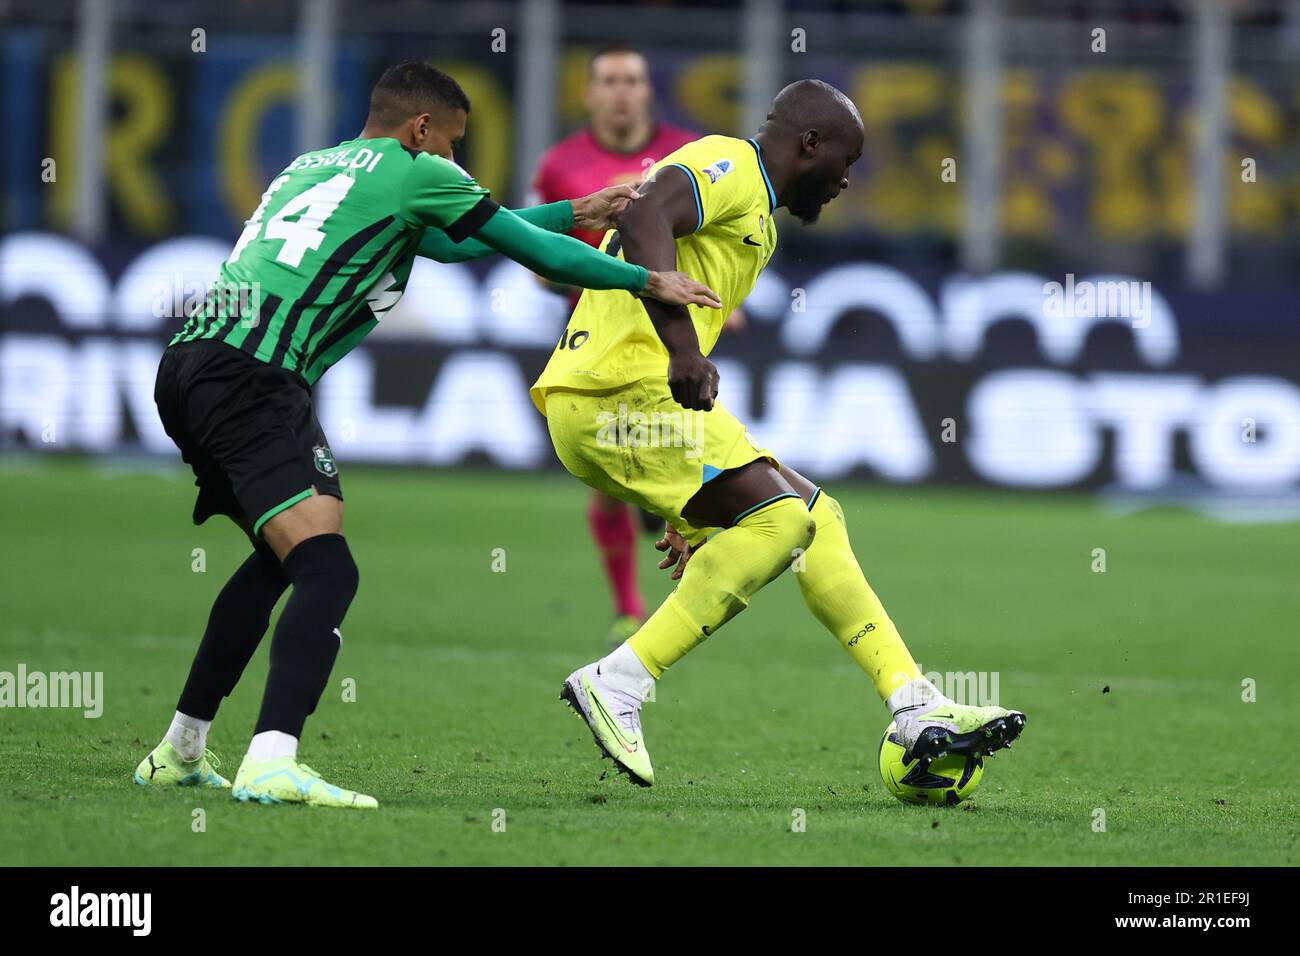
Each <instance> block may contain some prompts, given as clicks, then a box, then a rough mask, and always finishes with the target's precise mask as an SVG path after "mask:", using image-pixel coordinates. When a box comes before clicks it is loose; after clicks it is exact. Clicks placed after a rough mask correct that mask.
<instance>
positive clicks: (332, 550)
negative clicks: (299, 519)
mask: <svg viewBox="0 0 1300 956" xmlns="http://www.w3.org/2000/svg"><path fill="white" fill-rule="evenodd" d="M284 570H285V572H286V573H287V574H288V575H289V579H290V580H291V581H293V583H294V585H295V586H303V585H309V586H311V587H313V588H315V589H318V590H319V591H320V592H321V593H322V594H327V595H329V596H330V598H331V599H333V600H337V601H339V602H341V603H342V604H343V605H344V606H345V607H346V606H347V604H349V603H351V601H352V599H353V598H354V597H355V596H356V593H357V588H358V586H359V585H360V583H361V572H360V570H359V569H358V568H357V562H356V561H355V560H354V559H353V557H352V552H351V550H350V549H349V548H348V542H347V539H346V538H344V537H343V535H341V534H318V535H315V536H314V537H311V538H307V539H306V540H305V541H301V542H299V544H298V545H297V547H295V548H294V549H293V550H292V551H290V552H289V554H288V555H286V556H285V559H284Z"/></svg>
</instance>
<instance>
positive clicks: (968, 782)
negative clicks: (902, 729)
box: [878, 723, 984, 806]
mask: <svg viewBox="0 0 1300 956" xmlns="http://www.w3.org/2000/svg"><path fill="white" fill-rule="evenodd" d="M897 729H898V727H897V725H895V724H893V723H891V724H890V725H889V726H888V727H886V728H885V734H884V736H883V737H881V738H880V752H879V754H878V756H879V759H880V779H881V780H883V781H885V789H886V790H888V791H889V792H890V793H892V794H893V795H894V796H896V797H898V799H899V800H902V801H903V802H904V803H932V804H933V803H937V804H941V805H946V806H952V805H954V804H957V803H961V802H962V801H963V800H965V799H966V798H967V797H969V796H970V795H971V794H972V793H974V792H975V788H976V787H978V786H979V783H980V777H982V776H984V758H983V757H981V756H980V755H979V754H950V755H948V756H946V757H939V758H938V759H936V760H932V761H930V766H929V768H928V769H927V770H925V771H922V770H921V768H920V766H919V761H916V760H913V761H911V762H910V763H909V762H904V760H903V753H904V748H903V744H902V741H900V740H899V738H898V736H897V735H896V733H895V731H897Z"/></svg>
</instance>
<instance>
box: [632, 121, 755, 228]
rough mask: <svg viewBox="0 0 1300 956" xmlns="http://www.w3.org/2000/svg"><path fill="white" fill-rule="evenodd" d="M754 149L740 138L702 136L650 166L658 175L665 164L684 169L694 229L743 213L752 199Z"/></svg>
mask: <svg viewBox="0 0 1300 956" xmlns="http://www.w3.org/2000/svg"><path fill="white" fill-rule="evenodd" d="M754 166H755V163H754V149H753V147H752V146H751V145H750V144H749V143H748V142H746V141H745V140H743V139H735V138H733V137H731V136H705V137H704V138H703V139H697V140H695V142H693V143H687V144H686V145H685V146H683V147H682V148H681V149H679V150H677V151H676V152H674V153H669V154H668V155H667V156H665V157H664V158H663V159H662V160H661V161H660V162H659V163H658V164H657V165H656V166H655V168H654V170H653V171H652V175H655V176H658V175H660V174H662V173H663V172H664V171H666V170H667V169H669V168H673V167H675V168H677V169H680V170H682V171H683V172H685V173H686V174H687V175H688V176H690V179H691V185H692V186H693V187H694V190H695V209H696V215H697V217H698V221H697V223H696V226H695V229H694V231H695V232H699V231H700V230H701V229H703V228H704V227H705V226H707V225H710V224H712V223H721V222H726V221H727V220H729V219H733V218H735V217H736V216H739V215H742V214H743V213H745V212H746V211H747V210H748V209H749V208H750V207H751V206H752V205H753V202H754V195H755V192H756V187H757V190H762V189H763V188H764V187H763V185H762V184H761V183H759V184H756V183H755V182H754Z"/></svg>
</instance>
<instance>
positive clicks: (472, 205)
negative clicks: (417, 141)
mask: <svg viewBox="0 0 1300 956" xmlns="http://www.w3.org/2000/svg"><path fill="white" fill-rule="evenodd" d="M496 208H497V205H496V203H495V202H493V201H492V198H491V196H490V195H489V194H488V191H487V190H486V189H484V188H483V187H482V186H480V185H479V184H478V183H476V182H475V181H474V177H473V176H471V175H470V174H469V173H467V172H465V170H463V169H461V168H460V167H459V166H457V165H456V164H455V163H453V162H451V161H450V160H447V159H443V158H442V157H441V156H431V155H429V154H428V153H420V154H419V155H418V156H416V157H415V162H414V163H413V164H412V165H411V170H410V172H408V173H407V174H406V178H405V179H404V180H403V181H402V192H401V198H400V202H399V204H398V214H399V215H400V216H401V217H402V219H403V220H404V221H405V222H407V223H408V224H410V225H412V226H435V227H437V228H439V229H445V230H446V231H447V232H448V233H449V234H450V235H451V237H452V239H453V240H456V239H463V238H465V237H466V236H467V235H469V234H470V233H472V232H473V231H474V230H475V229H476V228H478V227H479V226H480V225H482V224H483V223H484V222H486V221H487V219H488V217H489V216H491V215H492V213H493V212H495V211H496Z"/></svg>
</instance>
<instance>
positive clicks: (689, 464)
mask: <svg viewBox="0 0 1300 956" xmlns="http://www.w3.org/2000/svg"><path fill="white" fill-rule="evenodd" d="M546 424H547V427H548V428H549V429H550V432H551V443H552V444H553V445H554V446H555V453H556V454H557V455H558V456H559V457H560V461H561V462H563V463H564V467H565V468H567V469H568V470H569V473H570V474H572V475H573V476H574V477H575V478H577V479H579V480H580V481H582V482H583V483H585V484H588V485H590V486H591V487H592V488H595V489H596V490H597V491H603V492H604V493H605V494H607V495H611V496H612V497H614V498H618V499H619V500H620V501H626V502H628V503H629V504H634V505H638V506H639V507H641V508H644V509H645V510H646V511H649V512H652V513H654V514H657V515H658V516H659V517H661V518H663V519H664V520H665V521H667V522H669V523H671V524H672V525H673V527H675V528H676V529H677V530H678V531H679V532H681V534H682V537H684V538H685V539H686V540H687V541H688V542H690V543H691V544H699V543H700V542H702V541H703V540H704V539H705V538H706V537H708V535H709V532H710V531H711V530H712V529H710V528H697V527H695V526H694V525H692V524H691V523H690V522H689V521H687V520H686V519H684V518H683V517H682V509H683V508H685V507H686V503H687V502H688V501H690V500H691V498H693V497H694V496H695V493H696V492H697V491H699V490H700V488H701V486H703V485H704V484H705V483H706V482H708V481H710V480H712V479H713V478H716V477H717V476H718V475H720V474H722V473H723V472H724V471H728V470H730V469H732V468H739V467H740V466H741V465H747V464H749V463H750V462H751V461H757V460H758V459H760V458H766V459H767V460H768V461H770V462H771V463H772V465H773V466H774V467H780V466H779V464H778V463H777V460H776V458H775V456H773V455H772V453H771V452H770V451H768V450H767V449H766V448H760V447H759V446H758V445H757V444H756V443H755V442H754V439H753V437H752V436H751V435H750V434H749V432H748V431H746V430H745V426H744V425H742V424H741V423H740V420H739V419H738V418H736V416H735V415H733V414H731V412H729V411H727V410H726V409H725V408H723V407H722V406H721V405H718V404H715V405H714V406H713V409H712V411H708V412H693V411H688V410H687V409H685V408H682V406H680V405H678V404H677V402H676V401H674V400H673V396H672V393H670V392H669V391H668V380H667V379H666V378H644V379H641V380H640V381H638V382H633V383H631V384H630V385H624V386H622V387H620V388H617V389H612V390H609V391H603V392H576V391H569V390H567V389H559V388H552V389H550V390H548V392H547V394H546Z"/></svg>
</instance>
